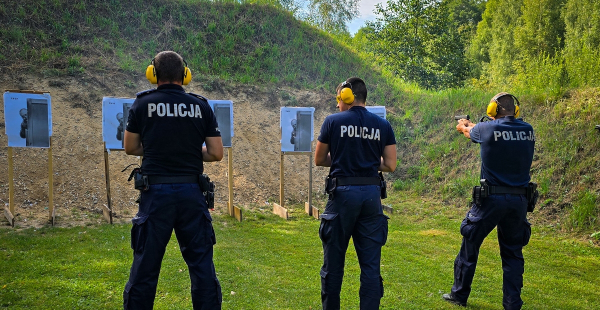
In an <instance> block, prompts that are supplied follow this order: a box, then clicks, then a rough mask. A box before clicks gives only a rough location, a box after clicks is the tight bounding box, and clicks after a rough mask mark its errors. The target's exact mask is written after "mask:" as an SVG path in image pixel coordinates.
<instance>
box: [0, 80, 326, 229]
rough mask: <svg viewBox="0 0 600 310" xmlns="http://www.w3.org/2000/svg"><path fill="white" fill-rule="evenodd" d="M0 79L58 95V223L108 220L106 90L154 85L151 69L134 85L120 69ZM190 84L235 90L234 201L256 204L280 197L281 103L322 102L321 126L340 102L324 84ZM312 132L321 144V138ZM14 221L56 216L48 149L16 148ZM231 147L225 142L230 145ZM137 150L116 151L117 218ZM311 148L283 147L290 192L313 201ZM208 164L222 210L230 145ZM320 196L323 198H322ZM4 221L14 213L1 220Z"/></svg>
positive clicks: (4, 186)
mask: <svg viewBox="0 0 600 310" xmlns="http://www.w3.org/2000/svg"><path fill="white" fill-rule="evenodd" d="M0 79H1V80H0V89H2V90H7V89H29V90H39V91H48V92H50V94H51V96H52V123H53V136H52V152H53V153H52V154H53V173H54V182H53V184H54V205H55V208H56V215H57V217H56V221H55V225H58V226H71V225H82V224H87V223H95V222H101V221H103V220H102V219H101V217H99V216H98V214H100V213H101V210H102V205H104V204H107V198H106V183H105V172H104V167H105V166H104V155H103V152H104V146H103V141H102V97H105V96H113V97H126V98H127V97H129V98H132V97H134V96H135V93H136V92H138V91H141V90H144V89H147V88H151V87H152V86H151V85H150V84H149V83H148V82H147V81H146V80H145V79H143V78H138V79H137V80H135V81H134V83H133V85H132V84H131V83H127V84H128V86H126V83H124V82H123V81H125V79H123V78H122V77H118V76H117V77H106V76H103V75H102V76H92V75H89V74H84V76H83V77H50V78H44V77H40V76H37V75H27V76H23V75H20V76H10V75H5V76H3V77H1V78H0ZM185 88H186V90H187V91H189V92H195V93H199V94H202V95H204V96H206V97H208V98H209V99H224V100H232V101H233V107H234V137H233V141H232V144H233V148H232V152H233V156H232V158H233V179H234V204H235V205H236V206H240V207H242V208H246V209H247V208H255V207H257V206H262V205H265V204H266V203H267V202H273V201H278V200H279V172H280V153H281V152H280V150H281V145H280V142H279V141H280V125H279V107H281V106H302V107H315V121H314V124H315V133H314V138H315V141H316V137H317V135H318V131H319V129H320V126H321V124H322V122H323V119H324V118H325V117H326V116H327V115H329V114H331V113H333V112H335V107H334V105H333V103H334V102H333V100H334V99H333V96H332V94H330V93H327V92H324V91H316V92H310V91H305V90H294V89H283V88H277V89H271V88H268V89H267V88H261V87H256V86H247V85H242V86H236V85H224V84H221V83H216V82H212V83H202V82H195V81H192V83H190V85H188V86H187V87H185ZM4 123H5V122H4V104H2V105H0V124H1V125H0V126H2V128H0V205H6V206H8V154H7V147H6V146H7V145H8V142H7V136H6V132H5V129H4ZM315 143H316V142H313V149H314V144H315ZM13 154H14V155H13V161H14V179H13V180H14V185H15V211H16V212H15V213H17V214H18V216H17V217H16V223H17V224H18V225H19V226H21V227H29V226H42V225H46V224H47V219H48V209H47V207H48V150H47V149H33V148H13ZM225 154H227V152H226V153H225ZM137 162H139V159H138V158H137V157H134V156H127V155H126V154H125V153H124V152H116V151H113V152H111V153H110V155H109V163H110V182H111V196H112V204H113V211H114V212H115V221H116V222H125V221H128V220H129V219H130V218H131V217H133V216H134V215H135V213H136V210H137V205H136V204H135V202H134V201H135V198H136V197H137V191H136V190H134V189H133V184H130V183H128V182H127V177H128V173H127V172H123V173H122V172H121V169H123V168H124V167H125V166H127V165H128V164H131V163H137ZM308 164H309V159H308V156H285V161H284V165H285V178H284V179H285V189H286V192H285V198H286V201H289V202H301V201H306V198H307V194H308V170H307V169H308ZM205 167H206V169H205V170H206V173H208V174H209V175H210V176H211V179H212V180H214V181H215V182H216V185H217V190H218V191H217V193H216V198H215V201H216V205H217V206H216V211H215V212H224V210H225V209H226V203H227V199H228V196H227V155H225V158H224V159H223V161H221V162H218V163H207V164H206V166H205ZM326 174H327V170H326V169H325V168H322V167H318V168H315V167H313V184H312V188H313V193H314V195H315V196H319V195H320V192H321V190H322V183H323V180H324V178H325V176H326ZM318 203H319V201H317V204H318ZM0 222H1V223H2V224H1V225H0V226H7V225H8V221H6V220H5V219H4V217H3V216H2V219H1V220H0Z"/></svg>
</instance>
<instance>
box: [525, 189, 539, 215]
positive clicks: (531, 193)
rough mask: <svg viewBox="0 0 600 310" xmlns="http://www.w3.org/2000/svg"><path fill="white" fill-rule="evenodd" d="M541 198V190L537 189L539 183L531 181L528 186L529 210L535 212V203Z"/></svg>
mask: <svg viewBox="0 0 600 310" xmlns="http://www.w3.org/2000/svg"><path fill="white" fill-rule="evenodd" d="M539 198H540V192H538V190H537V183H533V182H529V186H528V187H527V212H533V210H535V205H536V204H537V201H538V199H539Z"/></svg>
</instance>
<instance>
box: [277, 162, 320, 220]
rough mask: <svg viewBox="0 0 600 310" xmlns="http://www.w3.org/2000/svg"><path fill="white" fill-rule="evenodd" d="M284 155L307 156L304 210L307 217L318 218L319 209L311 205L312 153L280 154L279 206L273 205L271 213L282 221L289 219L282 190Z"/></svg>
mask: <svg viewBox="0 0 600 310" xmlns="http://www.w3.org/2000/svg"><path fill="white" fill-rule="evenodd" d="M285 155H308V202H305V203H304V210H305V212H306V213H307V214H308V215H311V216H313V217H314V218H316V219H318V218H319V209H317V208H315V207H314V206H313V205H312V152H281V157H280V160H281V162H280V164H279V169H280V171H279V204H276V203H273V213H275V214H277V215H279V216H280V217H282V218H284V219H286V220H287V219H288V218H289V213H288V210H287V209H286V208H285V205H284V201H285V190H284V164H283V161H284V159H285Z"/></svg>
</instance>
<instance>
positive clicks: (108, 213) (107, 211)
mask: <svg viewBox="0 0 600 310" xmlns="http://www.w3.org/2000/svg"><path fill="white" fill-rule="evenodd" d="M104 177H105V178H106V204H107V205H103V206H102V215H103V216H104V219H106V220H107V221H108V222H109V223H111V224H112V223H113V219H112V202H111V197H110V165H109V163H108V149H107V148H106V142H104Z"/></svg>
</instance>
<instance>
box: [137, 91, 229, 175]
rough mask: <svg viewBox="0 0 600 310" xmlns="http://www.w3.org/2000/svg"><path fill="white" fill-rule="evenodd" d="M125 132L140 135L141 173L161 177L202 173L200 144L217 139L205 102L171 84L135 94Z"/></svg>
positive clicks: (210, 113)
mask: <svg viewBox="0 0 600 310" xmlns="http://www.w3.org/2000/svg"><path fill="white" fill-rule="evenodd" d="M127 131H129V132H132V133H137V134H140V136H141V140H142V146H143V148H144V158H143V162H142V171H143V172H144V174H148V175H165V176H170V175H198V174H202V173H203V172H204V166H203V161H202V144H203V143H204V141H205V140H206V137H220V136H221V133H220V132H219V128H218V125H217V119H216V118H215V114H214V113H213V111H212V109H211V108H210V106H209V105H208V102H207V101H206V100H203V99H200V98H198V97H196V96H193V95H190V94H187V93H186V92H185V91H184V90H183V87H181V86H179V85H175V84H163V85H161V86H159V87H158V88H157V89H156V90H155V91H146V92H141V93H139V94H138V97H137V99H136V100H135V101H134V103H133V106H132V107H131V110H130V111H129V118H128V120H127Z"/></svg>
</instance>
